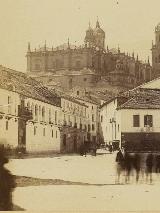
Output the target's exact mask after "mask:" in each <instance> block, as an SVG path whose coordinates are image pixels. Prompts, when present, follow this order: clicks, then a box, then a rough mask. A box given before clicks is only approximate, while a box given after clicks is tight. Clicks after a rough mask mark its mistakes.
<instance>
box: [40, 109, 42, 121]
mask: <svg viewBox="0 0 160 213" xmlns="http://www.w3.org/2000/svg"><path fill="white" fill-rule="evenodd" d="M39 120H40V121H41V120H42V108H41V106H39Z"/></svg>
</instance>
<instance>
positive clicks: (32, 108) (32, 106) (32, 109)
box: [31, 103, 34, 117]
mask: <svg viewBox="0 0 160 213" xmlns="http://www.w3.org/2000/svg"><path fill="white" fill-rule="evenodd" d="M31 111H32V115H33V117H34V104H33V103H32V105H31Z"/></svg>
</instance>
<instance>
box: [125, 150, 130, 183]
mask: <svg viewBox="0 0 160 213" xmlns="http://www.w3.org/2000/svg"><path fill="white" fill-rule="evenodd" d="M124 164H125V171H126V173H125V182H126V183H129V181H130V174H131V170H132V158H131V156H130V155H129V153H128V152H125V156H124Z"/></svg>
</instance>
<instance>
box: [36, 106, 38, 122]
mask: <svg viewBox="0 0 160 213" xmlns="http://www.w3.org/2000/svg"><path fill="white" fill-rule="evenodd" d="M35 120H36V121H38V106H37V105H36V106H35Z"/></svg>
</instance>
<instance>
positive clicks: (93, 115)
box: [92, 114, 94, 122]
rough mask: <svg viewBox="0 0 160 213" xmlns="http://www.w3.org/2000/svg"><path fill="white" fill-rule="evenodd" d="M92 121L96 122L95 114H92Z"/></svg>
mask: <svg viewBox="0 0 160 213" xmlns="http://www.w3.org/2000/svg"><path fill="white" fill-rule="evenodd" d="M92 121H93V122H94V114H92Z"/></svg>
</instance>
